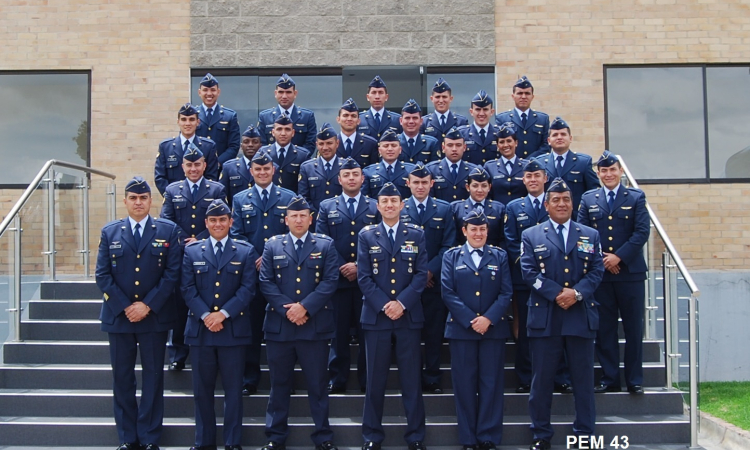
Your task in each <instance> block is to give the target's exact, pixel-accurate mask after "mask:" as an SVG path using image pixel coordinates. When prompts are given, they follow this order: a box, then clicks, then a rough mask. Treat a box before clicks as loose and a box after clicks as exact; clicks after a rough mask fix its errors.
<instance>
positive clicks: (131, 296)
mask: <svg viewBox="0 0 750 450" xmlns="http://www.w3.org/2000/svg"><path fill="white" fill-rule="evenodd" d="M180 241H181V238H180V228H179V227H178V226H177V225H175V223H174V222H171V221H169V220H166V219H154V218H151V217H149V218H148V222H147V223H146V226H145V228H144V230H143V235H142V237H141V245H140V247H139V248H137V249H136V247H135V239H134V237H133V231H132V229H131V228H130V220H129V219H128V218H127V217H126V218H125V219H121V220H115V221H113V222H110V223H108V224H107V225H105V226H104V228H102V234H101V239H100V240H99V253H98V255H97V258H96V285H97V286H98V287H99V289H100V290H101V291H102V296H103V299H104V303H103V304H102V309H101V314H100V315H99V320H101V321H102V331H106V332H109V333H143V332H153V331H166V330H169V329H171V328H172V327H173V326H174V324H175V322H176V305H175V303H174V298H173V296H172V295H171V294H172V290H173V289H174V287H175V285H176V284H177V281H178V280H179V276H180V267H181V263H182V247H181V245H180ZM136 301H140V302H143V303H145V304H146V305H147V306H148V307H149V308H151V312H150V313H149V314H148V316H146V318H145V319H144V320H142V321H140V322H136V323H131V322H130V321H129V320H128V318H127V317H125V313H124V310H125V308H127V307H128V306H130V305H131V304H132V303H134V302H136Z"/></svg>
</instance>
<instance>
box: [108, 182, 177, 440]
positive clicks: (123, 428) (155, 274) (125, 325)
mask: <svg viewBox="0 0 750 450" xmlns="http://www.w3.org/2000/svg"><path fill="white" fill-rule="evenodd" d="M125 192H126V193H127V192H134V193H136V194H143V193H147V192H149V193H150V192H151V189H150V187H149V186H148V184H147V183H146V182H145V181H144V180H143V178H140V177H135V178H134V179H133V180H131V181H130V182H129V183H128V184H127V186H126V187H125ZM138 229H139V230H140V229H142V235H141V238H140V243H139V245H136V238H135V236H134V235H133V234H134V233H133V231H134V226H132V225H131V219H130V218H125V219H121V220H116V221H114V222H110V223H108V224H107V225H105V226H104V228H102V234H101V238H100V240H99V253H98V255H97V259H96V285H97V286H98V287H99V289H101V291H102V297H103V299H104V302H103V304H102V309H101V314H100V315H99V320H101V322H102V325H101V329H102V331H105V332H107V333H108V334H109V349H110V359H111V362H112V375H113V389H114V416H115V424H116V426H117V434H118V437H119V439H120V442H121V443H131V444H134V445H135V448H137V446H138V444H139V443H140V444H142V445H144V446H145V445H147V444H155V445H158V442H159V437H160V436H161V431H162V418H163V417H164V369H163V368H164V355H165V353H166V352H165V349H166V343H167V332H168V330H169V329H171V328H172V327H173V326H174V324H175V322H176V318H177V317H176V314H175V305H174V297H173V296H172V290H173V289H174V287H175V285H176V283H177V280H178V278H179V273H180V264H181V260H182V250H181V247H180V228H179V227H178V226H177V225H175V224H174V223H173V222H171V221H169V220H165V219H153V218H151V217H146V219H145V220H144V225H142V228H140V227H139V228H138ZM134 302H143V303H144V304H146V305H147V306H148V307H149V308H151V311H150V312H149V314H148V315H147V316H146V317H145V318H144V319H143V320H141V321H139V322H130V321H129V320H128V318H127V317H126V315H125V312H124V310H125V309H126V308H128V307H129V306H130V305H131V304H133V303H134ZM138 349H140V353H141V355H140V358H141V366H142V367H143V370H142V381H143V384H142V386H141V402H140V405H139V404H137V401H136V378H135V362H136V353H137V351H138Z"/></svg>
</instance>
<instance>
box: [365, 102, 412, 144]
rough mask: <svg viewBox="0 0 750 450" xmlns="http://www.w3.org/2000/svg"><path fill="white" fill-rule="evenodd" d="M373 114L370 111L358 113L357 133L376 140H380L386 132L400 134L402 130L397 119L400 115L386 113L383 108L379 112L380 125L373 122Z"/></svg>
mask: <svg viewBox="0 0 750 450" xmlns="http://www.w3.org/2000/svg"><path fill="white" fill-rule="evenodd" d="M374 114H375V113H373V111H372V109H368V110H367V111H362V112H361V113H359V120H360V124H359V127H358V128H357V133H362V134H366V135H368V136H370V137H372V138H374V139H376V140H380V137H381V136H382V135H383V133H385V132H386V131H388V130H391V131H393V132H394V133H396V134H399V133H402V132H403V131H404V129H403V128H402V127H401V123H400V122H399V119H400V118H401V114H399V113H395V112H391V111H388V110H387V109H385V108H383V110H382V111H381V112H380V114H382V116H381V118H380V125H378V123H377V121H376V120H375V116H374Z"/></svg>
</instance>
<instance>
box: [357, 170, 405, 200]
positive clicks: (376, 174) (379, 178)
mask: <svg viewBox="0 0 750 450" xmlns="http://www.w3.org/2000/svg"><path fill="white" fill-rule="evenodd" d="M413 168H414V164H410V163H406V162H403V161H396V162H394V163H393V174H392V175H391V176H390V177H388V171H387V170H386V168H385V164H384V163H383V162H382V161H381V162H380V163H378V164H373V165H371V166H368V167H366V168H365V169H364V171H363V172H364V175H365V182H364V184H363V185H362V193H363V194H365V195H366V196H368V197H370V198H377V196H378V192H380V189H381V188H382V187H383V185H384V184H385V183H388V182H391V183H393V184H394V185H395V186H396V188H398V191H399V192H400V193H401V198H407V197H409V196H410V195H411V190H409V188H408V187H407V186H406V180H408V179H409V172H411V170H412V169H413Z"/></svg>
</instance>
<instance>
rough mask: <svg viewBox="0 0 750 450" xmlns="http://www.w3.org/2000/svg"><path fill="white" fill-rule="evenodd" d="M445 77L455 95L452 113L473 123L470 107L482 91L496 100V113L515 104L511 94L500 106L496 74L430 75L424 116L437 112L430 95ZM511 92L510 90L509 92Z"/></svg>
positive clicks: (423, 106)
mask: <svg viewBox="0 0 750 450" xmlns="http://www.w3.org/2000/svg"><path fill="white" fill-rule="evenodd" d="M440 77H443V78H444V79H445V81H447V82H448V85H450V87H451V93H452V94H453V103H451V111H453V113H456V114H461V115H464V116H466V117H468V118H469V122H471V121H472V120H471V116H470V115H469V107H470V106H471V99H472V98H474V96H475V95H476V94H477V92H479V91H480V90H481V89H484V90H485V91H487V93H488V94H490V97H492V98H493V100H495V110H496V112H500V111H505V110H506V109H510V108H511V107H512V106H513V104H512V103H510V93H509V94H508V95H507V96H505V97H504V98H502V99H500V103H499V105H498V99H497V97H495V74H494V73H439V72H438V73H430V74H429V75H428V76H427V82H426V83H425V98H426V99H427V101H426V103H427V104H426V105H422V111H425V107H426V111H425V112H424V114H429V113H431V112H433V111H435V108H434V107H433V106H432V102H431V101H430V95H432V87H433V86H435V82H436V81H437V79H438V78H440ZM508 92H510V90H509V91H508Z"/></svg>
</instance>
